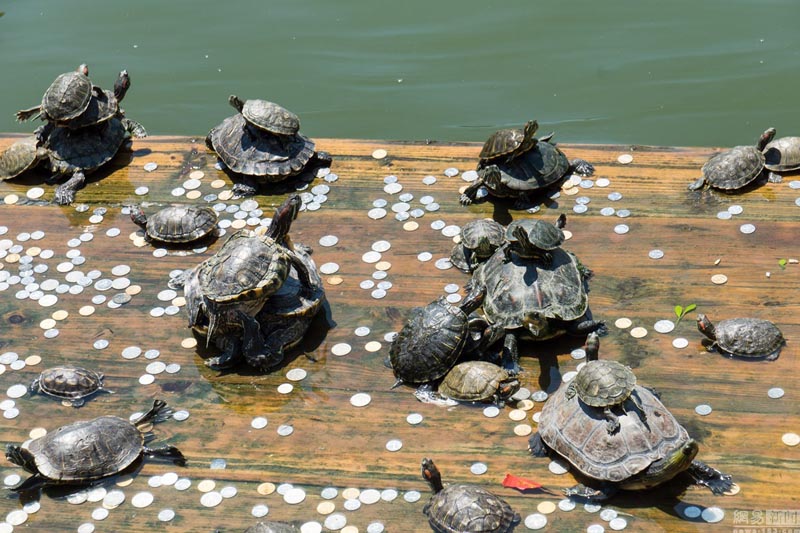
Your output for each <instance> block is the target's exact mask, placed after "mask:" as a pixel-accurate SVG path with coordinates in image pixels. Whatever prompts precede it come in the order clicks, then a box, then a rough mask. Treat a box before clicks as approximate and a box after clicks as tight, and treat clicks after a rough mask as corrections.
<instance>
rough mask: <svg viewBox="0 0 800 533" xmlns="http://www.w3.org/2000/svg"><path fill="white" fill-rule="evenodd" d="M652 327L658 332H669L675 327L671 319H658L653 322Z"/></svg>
mask: <svg viewBox="0 0 800 533" xmlns="http://www.w3.org/2000/svg"><path fill="white" fill-rule="evenodd" d="M653 329H654V330H656V331H657V332H659V333H669V332H670V331H672V330H673V329H675V323H674V322H673V321H672V320H659V321H658V322H656V323H655V324H653Z"/></svg>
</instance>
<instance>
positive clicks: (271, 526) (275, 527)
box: [244, 521, 300, 533]
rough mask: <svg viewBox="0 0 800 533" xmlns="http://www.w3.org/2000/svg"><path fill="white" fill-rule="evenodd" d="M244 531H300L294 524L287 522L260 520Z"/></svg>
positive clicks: (260, 532) (249, 532) (272, 532)
mask: <svg viewBox="0 0 800 533" xmlns="http://www.w3.org/2000/svg"><path fill="white" fill-rule="evenodd" d="M244 533H300V530H299V529H297V528H296V527H294V526H293V525H292V524H287V523H285V522H272V521H269V522H259V523H257V524H256V525H254V526H250V527H248V528H247V529H245V530H244Z"/></svg>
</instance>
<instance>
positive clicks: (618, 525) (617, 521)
mask: <svg viewBox="0 0 800 533" xmlns="http://www.w3.org/2000/svg"><path fill="white" fill-rule="evenodd" d="M608 527H610V528H611V529H613V530H614V531H622V530H623V529H625V528H626V527H628V521H627V520H625V519H624V518H619V517H617V518H614V519H612V520H611V521H610V522H609V523H608Z"/></svg>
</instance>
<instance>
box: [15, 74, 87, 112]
mask: <svg viewBox="0 0 800 533" xmlns="http://www.w3.org/2000/svg"><path fill="white" fill-rule="evenodd" d="M100 92H101V89H100V88H99V87H95V86H93V85H92V81H91V80H90V79H89V67H87V66H86V65H85V64H81V65H80V66H79V67H78V68H77V69H76V70H73V71H72V72H65V73H64V74H60V75H59V76H58V77H57V78H56V79H55V81H53V83H52V84H50V87H48V88H47V90H46V91H45V93H44V96H43V97H42V103H41V105H38V106H35V107H31V108H30V109H23V110H21V111H17V114H16V117H17V120H18V121H19V122H25V121H26V120H28V119H30V118H32V117H34V116H37V115H38V116H39V117H41V119H42V120H46V121H49V122H54V123H56V125H61V124H63V123H65V122H67V121H69V120H72V119H74V118H76V117H77V116H78V115H80V114H81V113H83V112H84V111H86V108H87V107H89V101H90V100H91V98H92V93H96V94H100Z"/></svg>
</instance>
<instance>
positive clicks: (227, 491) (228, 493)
mask: <svg viewBox="0 0 800 533" xmlns="http://www.w3.org/2000/svg"><path fill="white" fill-rule="evenodd" d="M238 492H239V491H238V490H237V489H236V487H234V486H233V485H226V486H224V487H222V488H221V489H220V491H219V493H220V495H221V496H222V497H223V498H225V499H226V500H227V499H230V498H233V497H234V496H236V494H238Z"/></svg>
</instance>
